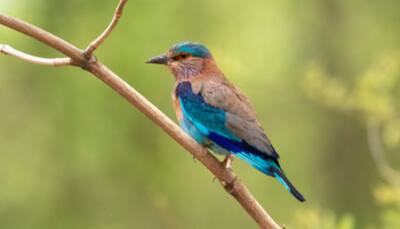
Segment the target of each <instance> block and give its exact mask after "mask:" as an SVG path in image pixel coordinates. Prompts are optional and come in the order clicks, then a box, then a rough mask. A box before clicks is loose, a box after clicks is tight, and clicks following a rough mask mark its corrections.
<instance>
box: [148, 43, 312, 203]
mask: <svg viewBox="0 0 400 229" xmlns="http://www.w3.org/2000/svg"><path fill="white" fill-rule="evenodd" d="M146 63H152V64H161V65H165V66H167V68H168V69H169V70H170V71H171V72H172V74H173V75H174V76H175V81H176V83H175V87H174V89H173V105H174V108H175V112H176V116H177V118H178V121H179V124H180V126H181V127H182V129H183V130H184V131H185V132H186V133H188V134H189V135H190V136H192V137H193V138H194V139H195V140H196V141H197V142H198V143H200V144H202V145H204V146H206V147H207V148H209V149H210V150H211V151H212V152H214V153H217V154H223V155H226V158H225V160H224V162H223V163H224V164H225V166H227V167H228V166H230V159H231V157H232V155H234V156H236V157H238V158H240V159H242V160H244V161H245V162H247V163H248V164H250V165H252V166H253V167H254V168H256V169H258V170H259V171H261V172H262V173H264V174H266V175H268V176H272V177H275V178H276V179H277V180H278V181H279V182H280V183H281V184H283V186H284V187H285V188H286V189H287V190H288V191H289V192H290V193H292V194H293V196H294V197H296V198H297V199H298V200H299V201H304V200H305V199H304V197H303V195H302V194H300V192H299V191H297V189H296V188H295V187H294V186H293V185H292V183H291V182H290V181H289V179H288V178H287V177H286V175H285V173H284V172H283V170H282V168H281V166H280V164H279V162H278V159H279V155H278V153H277V152H276V150H275V149H274V147H273V146H272V144H271V142H270V140H269V139H268V137H267V135H266V134H265V132H264V129H263V128H262V127H261V125H260V123H259V122H258V121H257V118H256V113H255V111H254V108H253V106H252V105H251V104H250V101H249V99H248V98H247V97H246V95H245V94H243V93H242V92H241V91H240V90H239V89H238V88H236V87H235V86H234V85H233V84H232V83H231V82H230V81H229V80H228V79H227V78H226V77H225V75H224V73H223V72H222V71H221V70H220V69H219V68H218V66H217V64H216V62H215V61H214V58H213V56H212V55H211V53H210V51H209V50H208V48H207V47H206V46H204V45H202V44H200V43H194V42H181V43H178V44H176V45H173V46H172V47H171V48H170V49H169V51H168V52H167V53H166V54H162V55H159V56H155V57H153V58H151V59H150V60H148V61H147V62H146Z"/></svg>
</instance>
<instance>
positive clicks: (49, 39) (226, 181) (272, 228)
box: [0, 0, 280, 229]
mask: <svg viewBox="0 0 400 229" xmlns="http://www.w3.org/2000/svg"><path fill="white" fill-rule="evenodd" d="M121 2H126V0H125V1H121ZM121 2H120V5H119V6H120V7H123V5H122V6H121ZM123 4H125V3H123ZM117 11H118V10H117ZM116 17H117V16H116ZM118 17H119V16H118ZM0 24H3V25H5V26H7V27H9V28H11V29H13V30H16V31H19V32H22V33H24V34H26V35H28V36H30V37H32V38H34V39H36V40H38V41H41V42H43V43H44V44H46V45H48V46H50V47H53V48H54V49H56V50H59V51H60V52H62V53H64V54H65V55H67V56H68V57H70V58H71V61H72V63H73V65H74V66H78V67H81V68H83V69H84V70H86V71H88V72H90V73H92V74H93V75H95V76H96V77H97V78H98V79H100V80H102V81H103V82H104V83H106V84H107V85H108V86H109V87H111V88H112V89H113V90H115V91H116V92H118V93H119V94H120V95H121V96H122V97H124V98H125V99H126V100H128V101H129V102H130V103H131V104H132V105H134V106H135V107H136V108H137V109H139V110H140V111H141V112H142V113H144V114H145V115H146V116H147V117H148V118H149V119H151V120H152V121H153V122H154V123H156V124H157V125H158V126H159V127H161V128H162V129H163V130H164V131H165V132H166V133H167V134H168V135H170V136H171V137H172V138H173V139H174V140H175V141H177V142H178V143H179V144H180V145H182V146H183V147H184V148H185V149H186V150H187V151H188V152H189V153H191V154H192V155H193V156H194V157H195V158H197V159H198V160H199V161H200V162H201V163H202V164H203V165H204V166H205V167H207V168H208V169H209V170H210V171H211V172H212V173H213V174H214V176H215V177H216V178H217V179H218V180H219V181H220V183H221V184H222V185H223V187H224V189H225V190H226V191H227V192H228V193H229V194H231V195H232V196H233V197H234V198H235V199H236V200H237V201H238V203H239V204H240V205H241V206H242V207H243V209H245V210H246V212H247V213H248V214H249V216H251V217H252V218H253V220H254V221H255V222H256V223H257V224H258V225H259V226H260V227H261V228H267V229H276V228H280V226H279V225H278V224H277V223H276V222H275V221H274V220H273V219H272V217H271V216H269V215H268V213H267V212H266V211H265V210H264V208H263V207H262V206H261V205H260V204H259V203H258V202H257V200H256V199H255V198H254V196H253V195H252V194H251V193H250V192H249V190H248V189H247V188H246V186H245V185H244V184H243V183H242V182H241V181H240V180H239V179H238V178H237V176H236V175H235V174H234V173H233V172H232V171H231V170H230V169H226V168H225V167H224V166H223V165H222V164H221V162H220V161H218V159H216V158H215V156H213V155H212V154H210V153H209V152H208V151H207V149H205V148H204V147H202V146H201V145H199V144H198V143H197V142H196V141H195V140H193V138H191V137H189V136H188V135H187V134H186V133H185V132H183V131H182V130H181V128H180V127H178V126H177V125H176V124H175V123H174V122H173V121H171V119H169V118H168V117H167V116H166V115H165V114H164V113H162V112H161V111H160V110H159V109H158V108H157V107H156V106H154V105H153V104H152V103H151V102H150V101H148V100H147V99H146V98H145V97H143V96H142V95H141V94H140V93H139V92H137V91H136V90H135V89H134V88H132V87H131V86H130V85H129V84H128V83H126V82H125V81H124V80H122V79H121V78H120V77H119V76H117V75H116V74H115V73H114V72H112V71H111V70H110V69H108V68H107V67H106V66H105V65H103V64H102V63H101V62H100V61H98V60H97V59H96V58H94V57H92V56H91V57H90V58H87V56H86V55H85V53H84V52H83V51H82V50H80V49H78V48H76V47H75V46H73V45H72V44H70V43H68V42H66V41H64V40H63V39H61V38H59V37H57V36H55V35H53V34H50V33H49V32H47V31H44V30H42V29H40V28H37V27H35V26H33V25H31V24H28V23H26V22H23V21H21V20H18V19H15V18H13V17H10V16H6V15H4V14H1V13H0ZM111 24H112V23H111ZM114 26H115V25H114ZM112 27H113V26H112ZM106 31H107V30H106ZM110 32H111V30H110ZM110 32H107V33H110ZM100 37H102V36H100ZM103 37H104V38H100V39H99V40H100V42H99V43H97V42H92V43H95V44H101V42H103V41H104V39H105V38H106V37H107V34H106V35H105V36H103ZM94 47H98V45H97V46H96V45H95V46H94ZM94 49H96V48H94Z"/></svg>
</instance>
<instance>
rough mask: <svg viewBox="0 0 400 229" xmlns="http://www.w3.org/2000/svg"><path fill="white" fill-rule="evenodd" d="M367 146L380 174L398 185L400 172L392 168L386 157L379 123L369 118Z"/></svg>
mask: <svg viewBox="0 0 400 229" xmlns="http://www.w3.org/2000/svg"><path fill="white" fill-rule="evenodd" d="M367 133H368V146H369V149H370V150H369V151H370V152H371V155H372V158H373V159H374V161H375V163H376V164H377V166H378V170H379V172H380V173H381V176H382V177H383V178H384V179H385V180H386V181H387V182H388V183H390V184H393V185H400V172H399V171H397V170H395V169H393V168H392V167H391V166H390V164H389V162H388V161H387V159H386V153H385V150H384V147H383V144H382V141H381V134H380V131H379V125H378V123H377V122H376V121H374V120H372V119H370V120H368V122H367Z"/></svg>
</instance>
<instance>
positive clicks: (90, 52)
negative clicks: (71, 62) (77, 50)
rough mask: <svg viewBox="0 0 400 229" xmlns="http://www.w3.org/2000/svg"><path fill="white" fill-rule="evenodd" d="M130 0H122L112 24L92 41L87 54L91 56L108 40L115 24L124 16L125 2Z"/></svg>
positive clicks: (86, 51) (86, 50)
mask: <svg viewBox="0 0 400 229" xmlns="http://www.w3.org/2000/svg"><path fill="white" fill-rule="evenodd" d="M127 2H128V0H120V1H119V4H118V6H117V8H116V9H115V12H114V16H113V18H112V19H111V22H110V24H109V25H108V26H107V28H106V29H105V30H104V32H103V33H102V34H100V36H98V37H97V38H96V39H95V40H94V41H92V42H91V43H90V44H89V46H88V47H87V48H86V49H85V55H86V56H87V57H91V56H92V55H93V52H94V51H95V50H96V49H97V48H98V47H99V46H100V45H101V44H102V43H103V42H104V41H105V40H106V38H107V37H108V36H109V35H110V34H111V32H112V31H113V29H114V28H115V26H116V25H117V23H118V21H119V19H120V18H121V16H122V13H123V10H124V7H125V4H126V3H127Z"/></svg>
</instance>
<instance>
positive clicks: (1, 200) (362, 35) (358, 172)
mask: <svg viewBox="0 0 400 229" xmlns="http://www.w3.org/2000/svg"><path fill="white" fill-rule="evenodd" d="M116 4H117V0H113V1H106V0H103V1H100V0H90V1H80V0H68V1H65V0H35V1H28V0H0V11H1V12H4V13H7V14H10V15H13V16H15V17H18V18H21V19H23V20H26V21H28V22H30V23H32V24H34V25H37V26H39V27H42V28H44V29H46V30H48V31H50V32H52V33H54V34H56V35H58V36H60V37H62V38H64V39H66V40H67V41H69V42H71V43H73V44H75V45H77V46H78V47H81V48H84V47H86V45H87V44H88V43H89V42H90V41H91V40H92V39H93V38H94V37H96V36H97V35H98V34H99V33H100V32H101V31H102V30H103V29H104V28H105V26H106V25H107V24H108V23H109V20H110V18H111V16H112V14H113V11H114V8H115V6H116ZM399 12H400V2H399V1H398V0H384V1H374V0H363V1H361V0H351V1H349V0H336V1H335V0H319V1H318V0H304V1H294V0H283V1H265V0H249V1H232V0H229V1H228V0H220V1H216V0H204V1H189V0H169V1H154V0H130V1H129V2H128V5H127V7H126V9H125V13H124V15H123V17H122V19H121V21H120V24H119V25H118V27H117V28H116V30H115V31H114V33H113V34H112V35H111V36H110V37H109V39H108V40H107V41H106V42H105V43H104V45H103V46H102V47H101V48H100V49H99V50H98V51H97V52H96V55H97V56H98V57H99V58H100V59H101V60H102V62H104V63H105V64H106V65H107V66H109V67H110V68H111V69H113V70H114V71H115V72H116V73H117V74H119V75H120V76H121V77H123V78H124V79H125V80H126V81H128V82H129V83H130V84H131V85H133V87H135V88H136V89H137V90H138V91H140V92H141V93H143V95H145V96H146V97H147V98H149V99H150V100H151V101H152V102H153V103H154V104H155V105H156V106H158V107H159V108H160V109H161V110H162V111H164V112H165V113H166V114H167V115H168V116H170V117H173V118H174V112H173V110H172V106H171V98H170V93H171V89H172V86H173V78H172V76H171V75H170V74H169V73H168V72H167V70H166V69H164V68H161V67H158V66H149V65H145V64H144V62H145V60H147V59H148V58H149V57H151V56H153V55H156V54H159V53H161V52H165V51H166V50H167V49H168V48H169V47H170V46H171V45H172V44H174V43H177V42H179V41H183V40H190V41H199V42H202V43H204V44H206V45H207V46H208V47H209V48H210V49H211V50H212V53H213V55H214V57H215V59H216V60H217V62H218V63H219V65H220V66H221V68H222V69H223V70H224V72H225V73H226V74H227V75H228V76H229V78H230V79H231V80H232V81H233V82H234V83H235V84H237V85H238V86H239V87H240V88H241V89H242V90H243V91H244V92H245V93H246V94H247V95H248V96H249V97H250V99H251V100H252V101H253V103H254V105H255V107H256V109H257V112H258V116H259V119H260V121H261V123H262V124H263V126H264V127H265V129H266V130H267V133H268V135H269V137H270V138H271V139H272V141H273V143H274V145H275V148H276V149H277V150H278V152H279V153H280V155H281V158H282V159H281V161H282V165H283V167H284V168H285V170H286V172H287V174H288V175H289V177H290V178H291V180H292V181H293V182H294V183H295V184H296V186H297V187H298V189H299V190H300V191H302V192H303V194H304V195H305V197H306V199H307V202H305V203H304V204H302V203H299V202H297V201H296V200H295V199H294V198H293V197H292V196H291V195H290V194H289V193H287V192H286V191H285V190H284V188H283V187H282V186H281V185H280V184H278V182H276V181H275V180H273V179H271V178H269V177H266V176H264V175H262V174H261V173H259V172H257V171H256V170H254V169H252V168H250V167H249V166H248V165H246V164H244V163H243V162H242V161H239V160H235V161H234V170H235V171H236V173H237V174H238V175H239V176H240V178H241V179H242V180H243V181H244V183H245V184H246V185H247V186H248V188H249V189H250V190H251V191H252V192H253V193H254V195H255V196H256V197H257V199H258V200H259V201H260V203H261V204H262V205H263V206H264V207H265V208H266V209H267V211H268V212H269V213H270V214H271V215H272V216H273V217H274V218H275V219H276V220H277V221H278V222H279V223H280V224H284V225H286V226H287V227H288V228H315V229H317V228H323V229H325V228H332V229H333V228H341V229H350V228H369V229H372V228H400V210H399V209H400V188H399V183H400V179H398V178H399V176H398V172H396V171H392V170H390V169H389V168H388V167H389V166H391V167H392V168H394V169H396V167H397V169H398V170H400V154H399V149H400V117H399V107H400V99H399V98H400V55H399V53H400V42H399V41H400V13H399ZM0 43H6V44H10V45H12V46H13V47H15V48H17V49H19V50H23V51H26V52H28V53H32V54H35V55H39V56H46V57H54V56H60V54H59V53H56V52H54V51H53V50H51V49H50V48H47V47H45V46H44V45H42V44H40V43H38V42H36V41H34V40H32V39H31V38H28V37H26V36H23V35H21V34H18V33H17V32H14V31H11V30H9V29H6V28H4V27H2V26H0ZM368 124H369V125H368ZM368 126H369V128H368ZM368 130H369V131H368ZM368 134H369V136H370V138H369V139H368V137H367V136H368ZM380 144H381V146H382V147H383V151H385V152H380V150H379V146H380ZM376 146H378V148H377V147H376ZM377 149H378V150H377ZM372 155H375V156H376V155H378V156H376V159H375V160H374V159H373V158H374V157H373V156H372ZM383 155H384V157H386V160H383V159H382V158H381V157H382V156H383ZM255 227H256V225H255V224H254V223H253V222H252V221H251V220H250V218H249V217H248V216H247V215H246V214H245V213H244V211H243V210H242V209H241V208H240V206H239V205H238V204H237V203H236V202H235V201H234V200H233V199H232V198H231V197H230V196H229V195H227V194H226V193H225V191H224V190H223V189H222V188H221V187H220V185H219V184H218V183H217V182H214V183H213V182H212V175H211V174H210V173H209V172H208V171H207V170H206V169H205V168H204V167H203V166H201V165H200V163H198V162H193V159H192V157H191V156H190V155H189V154H188V153H186V152H185V151H184V150H183V149H182V148H181V147H180V146H179V145H178V144H177V143H176V142H174V141H173V140H172V139H171V138H170V137H168V136H167V135H166V134H165V133H164V132H163V131H162V130H161V129H159V128H158V127H157V126H156V125H154V124H153V123H152V122H151V121H149V120H148V119H147V118H146V117H144V115H142V114H141V113H139V112H138V111H137V110H136V109H134V108H133V107H132V106H130V105H129V104H128V103H127V102H126V101H124V100H123V99H121V97H120V96H118V95H117V94H116V93H114V92H113V91H112V90H110V89H109V88H108V87H107V86H105V85H104V84H103V83H102V82H100V81H99V80H97V79H96V78H94V77H93V76H91V75H89V74H88V73H86V72H84V71H82V70H80V69H76V68H72V67H65V68H51V67H43V66H37V65H32V64H28V63H24V62H22V61H20V60H17V59H15V58H11V57H5V56H0V228H7V229H14V228H21V229H22V228H65V229H67V228H82V229H90V228H96V229H101V228H255Z"/></svg>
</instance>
